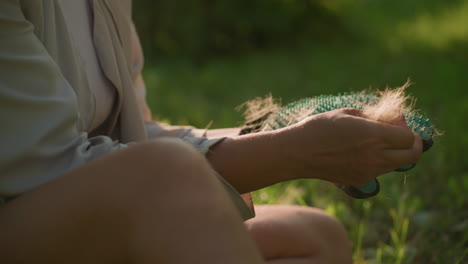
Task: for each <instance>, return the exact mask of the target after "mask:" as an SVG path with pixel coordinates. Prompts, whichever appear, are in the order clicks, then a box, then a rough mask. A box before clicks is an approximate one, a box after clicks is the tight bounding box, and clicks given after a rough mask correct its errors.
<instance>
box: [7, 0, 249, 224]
mask: <svg viewBox="0 0 468 264" xmlns="http://www.w3.org/2000/svg"><path fill="white" fill-rule="evenodd" d="M142 67H143V57H142V53H141V49H140V45H139V41H138V37H137V35H136V32H135V29H134V27H133V23H132V19H131V0H21V1H20V0H2V1H0V123H1V124H2V128H1V130H0V146H1V147H0V202H1V201H2V200H4V199H5V198H9V197H14V196H17V195H20V194H21V193H24V192H27V191H29V190H32V189H34V188H35V187H37V186H39V185H41V184H44V183H46V182H48V181H50V180H52V179H54V178H56V177H59V176H60V175H62V174H63V173H65V172H67V171H69V170H72V169H74V168H76V167H79V166H82V165H83V164H86V163H87V162H90V161H92V160H95V159H97V158H99V157H102V156H104V155H106V154H108V153H111V152H113V151H117V150H119V149H122V148H125V147H127V145H128V144H133V143H138V142H144V141H147V140H149V139H151V138H154V137H159V136H165V135H171V136H177V137H180V138H181V139H183V140H185V141H187V142H189V143H191V144H192V145H193V146H194V147H195V148H197V149H198V150H199V151H200V152H201V153H206V152H207V151H208V149H209V148H210V147H211V146H212V145H213V144H215V143H217V142H219V140H221V139H222V138H218V139H211V140H209V139H207V138H205V137H197V136H201V135H202V134H203V131H202V130H194V129H192V128H184V127H182V128H173V127H166V126H161V125H160V124H157V123H155V122H152V121H151V115H150V113H149V110H148V107H147V105H146V102H145V98H144V96H145V86H144V82H143V79H142V78H141V69H142ZM221 181H222V182H223V183H224V185H225V187H226V188H227V190H228V191H229V193H230V194H231V198H232V199H233V201H234V202H235V203H236V205H237V206H238V208H239V210H240V211H241V213H242V214H243V216H244V217H245V218H248V217H251V216H252V212H251V211H250V210H249V209H248V208H247V207H246V205H245V203H243V202H242V199H241V198H240V197H239V195H238V193H237V191H236V190H235V189H234V188H233V187H232V186H230V185H229V184H228V183H227V182H225V181H224V180H223V179H222V178H221Z"/></svg>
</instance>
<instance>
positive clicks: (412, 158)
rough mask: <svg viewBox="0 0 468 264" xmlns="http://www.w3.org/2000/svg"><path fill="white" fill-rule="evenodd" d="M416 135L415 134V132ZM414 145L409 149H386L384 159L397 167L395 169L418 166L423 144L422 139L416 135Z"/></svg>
mask: <svg viewBox="0 0 468 264" xmlns="http://www.w3.org/2000/svg"><path fill="white" fill-rule="evenodd" d="M413 133H414V132H413ZM414 134H415V135H414V136H413V138H414V140H413V145H412V146H411V148H408V149H386V150H385V151H384V153H383V156H384V158H385V159H386V160H387V161H389V162H390V163H392V166H393V165H395V168H399V167H401V166H406V165H408V164H416V162H418V160H419V158H420V157H421V154H422V149H423V142H422V139H421V137H419V135H417V134H416V133H414Z"/></svg>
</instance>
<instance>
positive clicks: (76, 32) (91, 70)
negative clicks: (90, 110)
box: [61, 0, 115, 130]
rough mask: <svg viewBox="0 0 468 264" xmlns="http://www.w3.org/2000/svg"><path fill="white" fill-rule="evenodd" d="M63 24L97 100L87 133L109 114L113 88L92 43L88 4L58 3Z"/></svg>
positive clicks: (80, 1) (66, 0) (83, 0)
mask: <svg viewBox="0 0 468 264" xmlns="http://www.w3.org/2000/svg"><path fill="white" fill-rule="evenodd" d="M61 3H62V8H63V15H64V17H65V22H66V23H67V25H68V28H69V30H70V33H71V38H72V40H73V42H75V43H76V48H77V50H76V52H77V54H78V56H79V57H80V59H81V60H82V63H83V65H84V69H85V70H86V75H87V76H88V82H89V87H90V89H91V90H92V91H93V93H94V95H95V100H96V102H97V103H96V112H95V116H94V118H93V120H92V123H91V128H90V130H94V129H96V128H97V127H98V126H99V125H101V124H102V123H103V122H104V121H105V120H106V119H107V117H108V116H109V115H110V113H111V111H112V106H113V104H114V101H115V100H114V98H115V88H114V87H113V86H112V84H111V83H110V82H109V80H108V79H107V78H106V77H105V76H104V73H103V72H102V69H101V67H100V65H99V61H98V58H97V55H96V49H95V48H94V43H93V34H92V29H93V27H92V24H91V21H92V20H91V17H92V16H91V15H92V14H91V8H90V6H89V1H88V0H72V1H70V0H64V1H61Z"/></svg>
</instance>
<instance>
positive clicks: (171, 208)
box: [0, 142, 258, 264]
mask: <svg viewBox="0 0 468 264" xmlns="http://www.w3.org/2000/svg"><path fill="white" fill-rule="evenodd" d="M0 234H1V235H0V256H1V258H0V262H1V263H48V264H49V263H69V264H70V263H100V264H101V263H161V262H162V263H188V262H187V261H188V260H187V258H189V259H190V260H191V261H193V262H192V263H203V262H204V263H207V261H206V259H207V258H208V257H209V258H216V257H218V258H220V257H224V256H230V255H233V256H239V257H242V256H243V257H244V258H246V259H249V258H250V259H255V258H257V255H256V254H258V253H257V251H256V249H255V246H254V243H253V241H251V239H250V238H249V237H248V234H247V232H246V230H245V228H244V226H243V225H242V221H241V218H240V216H239V214H238V213H237V212H236V211H235V208H234V207H233V205H232V204H231V203H230V201H229V198H228V196H227V195H226V193H225V191H224V189H223V187H222V185H221V184H220V183H219V181H218V179H217V178H216V176H215V175H214V174H213V173H212V171H211V168H210V167H209V164H208V163H207V162H206V160H205V159H204V158H203V157H202V156H201V155H199V154H198V153H197V152H196V151H195V150H194V149H193V148H188V147H186V146H185V145H180V144H178V143H176V144H174V143H169V144H167V142H166V143H164V142H163V143H161V142H159V143H157V145H155V144H147V145H145V144H143V145H141V146H135V147H131V148H128V149H126V150H122V151H118V152H116V153H114V154H110V155H108V156H106V157H104V158H102V159H99V160H96V161H94V162H91V163H89V164H87V165H86V166H83V167H82V168H79V169H76V170H73V171H71V172H69V173H67V174H65V175H63V176H61V177H59V178H57V179H56V180H54V181H51V182H49V183H47V184H44V185H42V186H40V187H38V188H37V189H35V190H33V191H30V192H28V193H25V194H23V195H21V196H19V197H18V198H16V199H14V200H12V201H10V202H8V203H7V204H4V205H2V206H0ZM216 245H222V246H225V247H220V248H216ZM249 246H250V248H249ZM210 248H214V249H215V250H214V251H213V250H212V249H210ZM213 252H215V253H213ZM216 253H219V254H216ZM232 259H234V260H235V257H232ZM257 259H258V258H257ZM201 260H204V261H201ZM158 261H159V262H158ZM225 263H232V262H229V261H228V262H225ZM250 263H257V262H255V261H251V262H250Z"/></svg>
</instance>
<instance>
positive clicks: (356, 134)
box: [278, 109, 422, 186]
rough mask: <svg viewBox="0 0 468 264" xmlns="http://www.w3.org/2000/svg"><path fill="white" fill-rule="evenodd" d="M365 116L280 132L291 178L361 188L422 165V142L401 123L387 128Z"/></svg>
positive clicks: (342, 112) (321, 119)
mask: <svg viewBox="0 0 468 264" xmlns="http://www.w3.org/2000/svg"><path fill="white" fill-rule="evenodd" d="M361 113H362V112H361V111H360V110H357V109H338V110H334V111H330V112H326V113H322V114H318V115H314V116H311V117H309V118H307V119H305V120H303V121H301V122H300V123H297V124H295V125H292V126H290V127H287V128H284V129H282V130H280V131H278V133H279V134H280V135H281V136H280V138H281V139H280V140H279V142H280V144H281V147H279V148H280V149H281V150H282V151H280V150H279V152H280V153H282V155H283V159H284V162H285V164H284V165H285V166H287V168H288V169H287V170H289V171H290V175H291V176H292V177H293V178H319V179H323V180H327V181H331V182H336V183H342V184H347V185H353V186H363V185H365V184H366V183H368V182H369V181H370V180H372V179H374V178H375V177H377V176H379V175H381V174H384V173H387V172H390V171H393V170H395V169H396V168H399V167H401V166H403V165H408V164H414V163H416V162H417V161H418V159H419V157H420V156H421V153H422V140H421V138H420V137H419V136H418V135H417V134H416V133H414V132H412V131H411V130H410V129H409V128H408V126H407V125H406V123H405V122H404V119H403V118H402V122H401V124H399V125H389V124H385V123H381V122H376V121H372V120H368V119H365V118H362V117H361Z"/></svg>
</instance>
